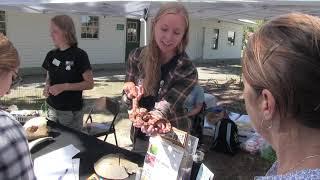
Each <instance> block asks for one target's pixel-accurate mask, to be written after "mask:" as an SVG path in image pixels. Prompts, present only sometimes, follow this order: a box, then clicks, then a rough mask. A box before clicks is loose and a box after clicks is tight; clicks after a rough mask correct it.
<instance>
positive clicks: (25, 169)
mask: <svg viewBox="0 0 320 180" xmlns="http://www.w3.org/2000/svg"><path fill="white" fill-rule="evenodd" d="M19 64H20V62H19V58H18V52H17V50H16V49H15V48H14V47H13V45H12V43H11V42H10V41H9V40H8V39H7V38H6V37H5V36H4V35H3V34H0V84H1V85H0V97H2V96H4V95H5V94H7V93H8V92H9V91H10V87H12V86H14V85H15V84H17V82H18V80H19V77H18V75H17V72H18V67H19ZM0 179H6V180H33V179H36V178H35V175H34V172H33V164H32V159H31V155H30V152H29V148H28V142H27V139H26V137H25V132H24V130H23V128H22V126H21V125H20V124H19V122H18V121H17V120H15V119H14V117H12V116H11V115H10V114H9V113H7V112H5V111H2V110H0Z"/></svg>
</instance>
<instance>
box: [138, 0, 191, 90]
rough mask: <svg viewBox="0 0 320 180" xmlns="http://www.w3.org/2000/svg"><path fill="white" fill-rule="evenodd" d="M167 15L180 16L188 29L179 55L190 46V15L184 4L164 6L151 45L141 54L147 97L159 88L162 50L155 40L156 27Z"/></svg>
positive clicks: (153, 26) (155, 19) (152, 30)
mask: <svg viewBox="0 0 320 180" xmlns="http://www.w3.org/2000/svg"><path fill="white" fill-rule="evenodd" d="M166 14H179V15H181V16H183V17H184V18H185V22H186V29H185V32H184V35H183V38H182V40H181V43H180V44H179V45H178V47H177V53H179V54H181V53H183V52H184V51H185V49H186V46H187V44H188V40H189V15H188V12H187V10H186V8H185V7H184V6H183V5H182V4H179V3H174V2H172V3H166V4H163V5H162V6H161V7H160V10H159V11H158V13H157V14H156V16H155V17H154V19H153V21H152V25H151V31H150V38H149V44H148V46H147V47H146V48H144V49H143V51H142V53H141V56H142V61H141V63H140V66H139V67H140V69H143V71H144V80H143V87H144V92H145V95H155V94H156V93H157V92H156V91H155V89H157V87H158V86H159V80H160V74H161V72H160V67H161V64H160V62H159V56H160V49H159V47H158V45H157V43H156V40H155V25H156V23H157V22H158V21H159V19H160V18H161V17H162V16H163V15H166Z"/></svg>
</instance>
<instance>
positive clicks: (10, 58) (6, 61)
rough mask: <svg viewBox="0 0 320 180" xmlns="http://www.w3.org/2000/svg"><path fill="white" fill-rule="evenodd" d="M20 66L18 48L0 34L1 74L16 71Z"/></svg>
mask: <svg viewBox="0 0 320 180" xmlns="http://www.w3.org/2000/svg"><path fill="white" fill-rule="evenodd" d="M19 65H20V61H19V55H18V52H17V50H16V48H15V47H14V46H13V44H12V43H11V42H10V41H9V39H8V38H7V37H6V36H4V35H3V34H2V33H0V72H1V73H2V72H5V71H11V70H15V69H16V68H18V67H19Z"/></svg>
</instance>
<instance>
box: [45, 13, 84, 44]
mask: <svg viewBox="0 0 320 180" xmlns="http://www.w3.org/2000/svg"><path fill="white" fill-rule="evenodd" d="M51 21H52V22H53V23H54V24H55V25H56V26H58V27H59V29H61V30H62V31H63V32H64V33H65V34H64V35H65V37H64V38H65V39H66V41H67V43H68V44H69V45H70V46H73V47H76V46H77V45H78V40H77V36H76V29H75V26H74V23H73V20H72V18H71V17H70V16H68V15H57V16H55V17H53V18H52V19H51Z"/></svg>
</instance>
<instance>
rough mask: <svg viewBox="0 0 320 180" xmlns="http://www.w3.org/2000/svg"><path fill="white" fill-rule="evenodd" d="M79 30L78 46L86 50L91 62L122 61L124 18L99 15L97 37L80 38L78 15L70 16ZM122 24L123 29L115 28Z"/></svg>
mask: <svg viewBox="0 0 320 180" xmlns="http://www.w3.org/2000/svg"><path fill="white" fill-rule="evenodd" d="M72 17H73V19H74V21H75V26H76V27H77V32H79V33H78V34H77V35H78V40H79V47H80V48H82V49H84V50H86V52H87V53H88V55H89V58H90V60H91V62H92V64H107V63H124V62H125V48H126V36H125V34H126V18H116V17H106V18H104V17H103V16H100V17H99V23H100V24H99V26H100V27H99V39H81V38H80V31H81V30H80V16H72ZM117 24H124V30H116V27H117Z"/></svg>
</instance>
